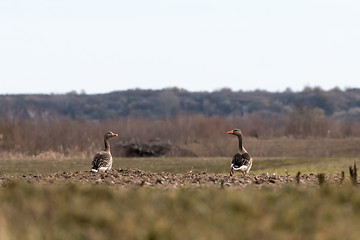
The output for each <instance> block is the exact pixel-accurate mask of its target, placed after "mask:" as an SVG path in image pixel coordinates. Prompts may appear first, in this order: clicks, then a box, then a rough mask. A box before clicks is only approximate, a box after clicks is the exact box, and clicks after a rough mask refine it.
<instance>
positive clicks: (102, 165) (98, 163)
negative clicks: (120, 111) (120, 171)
mask: <svg viewBox="0 0 360 240" xmlns="http://www.w3.org/2000/svg"><path fill="white" fill-rule="evenodd" d="M117 136H118V134H116V133H113V132H110V131H109V132H107V133H105V136H104V143H105V149H104V151H100V152H98V153H96V154H95V156H94V159H93V161H92V169H91V171H92V172H98V171H100V172H105V171H107V170H111V167H112V156H111V153H110V143H109V138H112V137H117Z"/></svg>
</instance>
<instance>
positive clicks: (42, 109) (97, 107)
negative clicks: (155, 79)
mask: <svg viewBox="0 0 360 240" xmlns="http://www.w3.org/2000/svg"><path fill="white" fill-rule="evenodd" d="M294 109H297V110H299V109H300V110H301V109H318V110H320V111H323V113H324V114H325V115H326V116H328V117H332V118H336V119H340V120H346V121H353V120H359V119H360V89H346V90H340V89H338V88H334V89H332V90H329V91H324V90H322V89H320V88H309V87H307V88H304V90H303V91H300V92H293V91H291V90H287V91H284V92H267V91H260V90H258V91H236V92H235V91H232V90H230V89H221V90H219V91H214V92H189V91H186V90H183V89H178V88H169V89H162V90H141V89H134V90H127V91H116V92H110V93H107V94H93V95H88V94H77V93H76V92H71V93H67V94H51V95H34V94H33V95H0V117H1V118H8V119H9V118H10V119H18V120H20V119H42V120H47V119H51V118H53V117H58V116H65V117H70V118H72V119H76V120H109V119H118V118H121V117H128V116H134V117H144V118H150V119H157V118H163V117H168V116H174V115H178V114H202V115H204V116H216V115H219V116H244V115H246V114H250V113H254V112H260V113H262V114H264V115H266V114H271V113H285V114H286V113H289V112H292V111H294Z"/></svg>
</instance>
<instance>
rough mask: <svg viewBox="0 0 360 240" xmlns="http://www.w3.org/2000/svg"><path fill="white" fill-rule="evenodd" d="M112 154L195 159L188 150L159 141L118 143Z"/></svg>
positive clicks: (194, 155) (193, 154)
mask: <svg viewBox="0 0 360 240" xmlns="http://www.w3.org/2000/svg"><path fill="white" fill-rule="evenodd" d="M114 154H116V156H122V157H163V156H164V157H197V155H196V154H195V153H193V152H191V151H189V150H186V149H183V148H181V147H179V146H176V145H174V144H171V143H169V142H164V141H161V140H159V139H153V140H150V141H145V142H139V141H132V142H125V143H124V142H119V143H117V144H115V147H114Z"/></svg>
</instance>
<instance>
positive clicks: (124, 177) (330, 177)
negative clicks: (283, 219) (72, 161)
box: [0, 169, 349, 188]
mask: <svg viewBox="0 0 360 240" xmlns="http://www.w3.org/2000/svg"><path fill="white" fill-rule="evenodd" d="M9 180H15V181H25V182H28V183H31V184H64V183H80V184H99V185H107V186H113V187H118V188H132V187H160V188H179V187H188V188H200V187H220V188H234V187H235V188H236V187H237V188H242V187H247V186H254V187H281V186H284V185H286V184H298V185H300V186H306V187H307V186H318V185H319V184H320V183H324V182H325V183H332V184H339V185H340V184H342V183H343V182H345V181H346V182H348V181H349V177H345V178H344V177H343V176H342V174H324V175H322V176H319V175H317V174H303V175H301V174H300V175H299V176H298V177H296V176H290V175H288V176H278V175H269V174H262V175H253V174H249V175H246V176H243V174H241V173H236V174H235V175H234V176H232V177H230V176H229V175H224V174H212V173H206V172H203V173H192V172H187V173H178V174H173V173H167V172H161V173H152V172H146V171H141V170H138V169H114V170H111V171H109V172H106V173H93V172H91V171H79V172H62V173H54V174H40V175H34V174H29V175H23V176H19V177H10V176H6V175H5V176H1V177H0V184H1V185H2V184H4V183H5V182H7V181H9Z"/></svg>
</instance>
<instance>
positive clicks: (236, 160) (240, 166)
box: [227, 129, 253, 176]
mask: <svg viewBox="0 0 360 240" xmlns="http://www.w3.org/2000/svg"><path fill="white" fill-rule="evenodd" d="M227 133H228V134H232V135H235V136H237V137H238V140H239V151H238V152H237V153H235V155H234V157H233V159H232V161H231V164H230V176H232V175H233V174H234V171H240V172H242V173H243V174H244V175H245V174H248V173H249V171H250V169H251V167H252V162H253V160H252V157H251V155H250V154H249V153H248V152H247V151H246V149H245V148H244V146H243V144H242V142H243V135H242V132H241V130H240V129H234V130H231V131H228V132H227Z"/></svg>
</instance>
